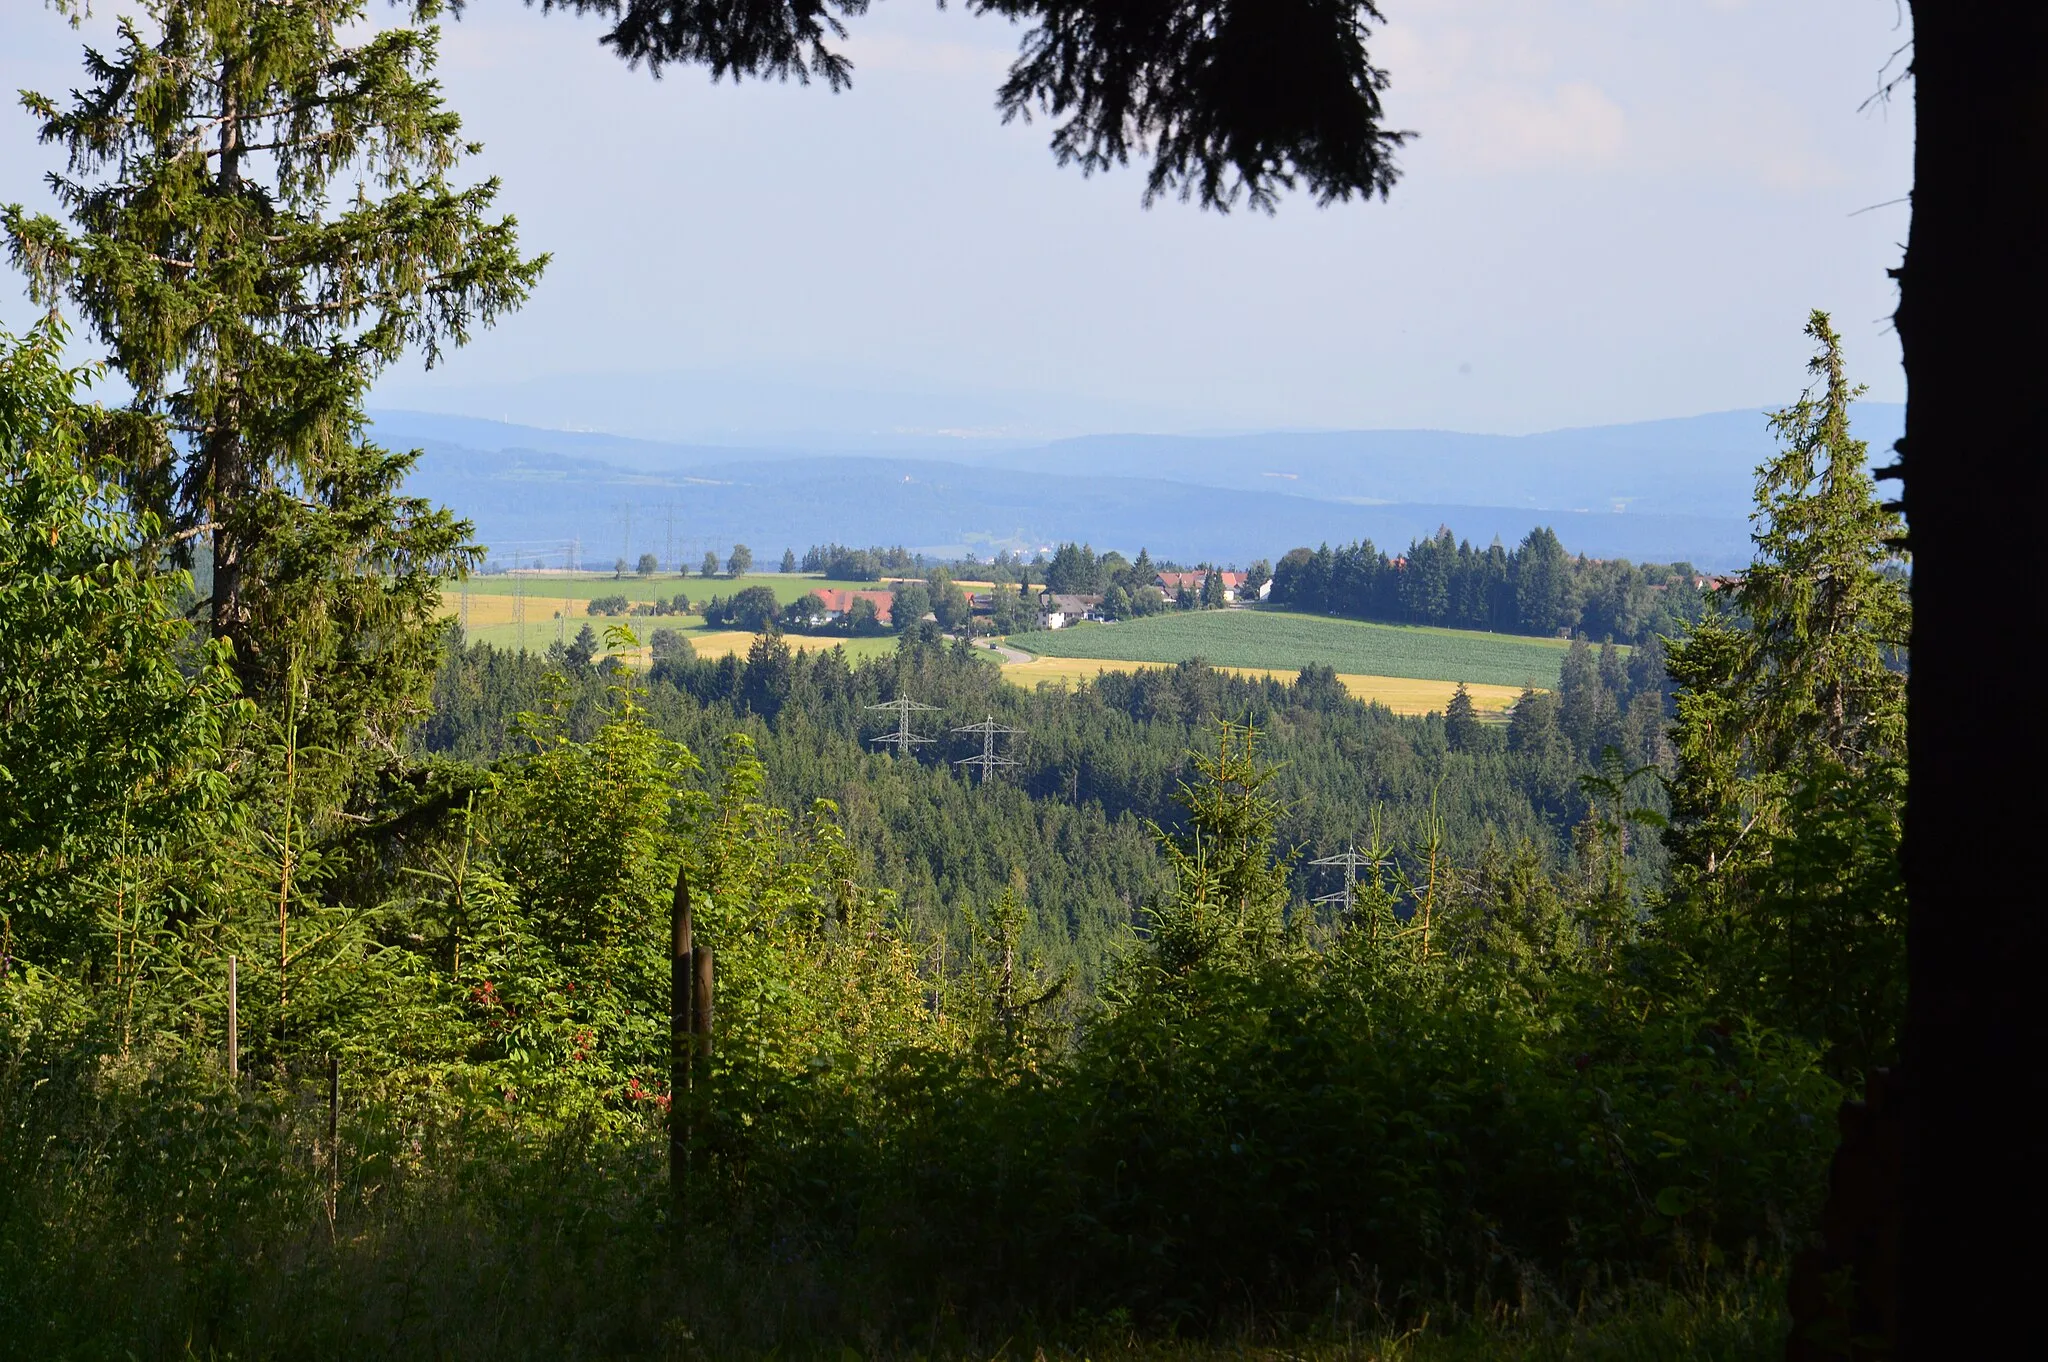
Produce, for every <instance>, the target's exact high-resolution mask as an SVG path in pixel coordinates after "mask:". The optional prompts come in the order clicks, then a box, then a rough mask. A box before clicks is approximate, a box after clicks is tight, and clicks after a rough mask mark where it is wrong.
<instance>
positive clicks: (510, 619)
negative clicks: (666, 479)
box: [441, 572, 896, 662]
mask: <svg viewBox="0 0 2048 1362" xmlns="http://www.w3.org/2000/svg"><path fill="white" fill-rule="evenodd" d="M876 585H877V584H876V583H874V582H828V581H825V580H823V579H822V578H818V577H802V576H796V575H794V574H791V575H788V576H785V575H783V574H781V573H755V574H751V575H749V576H745V577H679V576H676V575H674V574H667V575H662V576H654V577H639V576H631V575H629V576H625V577H614V576H612V575H611V574H610V573H608V572H604V573H591V572H586V573H521V574H519V575H518V576H516V577H515V576H512V575H510V574H505V575H499V574H492V575H491V576H487V577H481V576H480V577H472V578H470V579H469V581H467V582H463V583H454V582H451V583H449V584H448V585H447V586H446V587H445V588H444V589H443V594H442V597H441V612H442V614H444V615H446V616H448V617H449V618H452V619H455V620H458V621H460V622H461V623H462V625H463V629H464V637H465V638H467V639H468V640H469V641H470V642H472V643H488V644H491V645H492V646H493V647H498V648H514V649H516V648H520V647H524V648H526V649H528V650H530V651H533V652H541V651H545V650H546V649H547V647H548V646H549V645H550V644H553V643H557V642H562V643H566V642H568V641H569V640H571V639H573V638H575V637H576V634H577V631H578V630H580V629H582V628H583V626H584V625H586V624H588V625H590V626H591V627H592V628H593V629H595V630H596V631H597V633H598V634H599V635H600V636H602V635H603V633H604V631H605V629H606V628H607V626H610V625H614V624H626V625H630V626H631V627H632V629H633V632H634V633H635V634H636V635H637V636H638V637H639V639H640V642H641V644H642V645H643V647H641V648H640V649H639V650H637V651H638V656H639V658H640V660H641V661H643V662H644V661H645V660H646V648H645V647H644V645H645V644H646V642H647V640H648V638H649V637H650V636H651V635H652V634H653V633H654V631H655V630H656V629H673V630H675V631H676V632H677V633H680V634H681V635H682V636H683V637H684V638H686V639H688V640H689V641H690V644H691V646H692V647H694V648H695V649H696V650H697V655H698V656H699V657H722V656H724V655H725V654H727V653H735V652H738V653H744V652H745V651H746V650H747V648H748V647H749V646H750V645H751V644H752V643H753V641H754V635H752V634H749V633H745V632H742V631H739V630H733V629H708V628H706V627H705V625H704V617H703V615H701V614H697V613H691V614H687V615H592V614H590V613H589V604H590V600H591V598H592V597H602V596H624V597H625V598H626V599H627V601H628V602H636V603H637V602H642V601H654V600H669V599H672V598H673V597H674V596H675V595H676V594H677V593H678V592H681V593H682V594H684V595H687V596H688V597H689V598H690V600H691V602H692V603H693V605H701V604H702V603H703V602H704V601H706V600H708V599H709V598H711V597H712V596H730V595H732V594H733V593H734V592H736V591H743V590H745V589H746V588H748V587H750V586H765V587H767V588H768V589H769V590H771V591H773V592H774V593H775V598H776V599H777V600H779V601H783V602H785V603H787V602H789V601H794V600H796V599H798V598H799V597H801V596H802V595H803V594H804V593H805V592H807V591H816V590H819V589H820V588H824V587H850V588H862V589H868V590H872V589H874V588H875V586H876ZM522 616H523V617H524V623H523V624H522V623H521V622H520V620H521V617H522ZM786 637H787V639H788V642H789V645H790V647H791V648H793V649H795V650H796V651H798V652H815V651H819V650H821V649H830V648H834V647H844V648H845V649H846V652H847V655H848V657H849V658H850V659H852V660H854V661H858V660H860V659H862V658H866V657H876V656H880V655H883V654H886V653H890V652H893V651H895V648H896V640H895V639H894V638H853V639H848V638H808V637H805V636H803V635H799V634H790V635H787V636H786ZM630 656H631V655H630V653H629V654H628V657H629V660H630Z"/></svg>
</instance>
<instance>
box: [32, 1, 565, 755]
mask: <svg viewBox="0 0 2048 1362" xmlns="http://www.w3.org/2000/svg"><path fill="white" fill-rule="evenodd" d="M366 7H367V5H366V0H299V2H298V3H293V4H288V5H284V4H265V3H258V0H215V2H213V3H199V0H149V2H148V3H147V4H145V5H144V6H143V7H142V14H141V16H140V17H139V18H138V17H126V18H123V19H122V20H121V21H120V23H119V26H118V30H117V32H118V37H117V40H116V42H115V44H114V46H113V47H112V49H111V50H109V51H106V52H101V51H98V50H91V49H89V50H88V51H87V53H86V59H85V66H86V82H85V85H84V88H83V89H81V90H79V91H76V92H74V94H73V95H72V97H71V99H70V101H69V102H68V104H60V103H59V101H57V100H55V99H52V98H50V97H48V96H45V95H40V94H34V93H29V94H25V95H24V96H23V103H24V104H25V105H26V107H27V108H28V110H29V111H30V113H31V114H33V115H34V116H35V117H36V118H37V119H39V120H40V122H41V130H40V131H41V138H42V140H43V141H44V142H46V143H51V144H54V145H56V146H58V147H61V148H62V149H63V150H64V152H65V155H66V161H67V165H66V169H65V171H64V173H62V174H58V175H54V176H52V177H51V184H52V187H53V189H54V191H55V193H56V197H57V200H58V202H59V204H60V205H61V206H62V208H63V210H64V212H65V214H66V215H67V217H68V221H67V222H60V221H58V220H57V219H56V218H53V217H50V216H47V215H40V214H31V213H29V212H28V211H26V210H25V209H23V208H22V207H21V206H20V205H13V206H10V207H7V208H6V209H5V210H4V211H0V228H4V231H5V235H6V238H7V243H8V248H9V251H10V254H11V256H12V258H13V259H14V261H15V263H16V264H17V265H19V266H21V267H22V268H23V269H24V270H25V271H26V272H27V274H28V277H29V281H30V287H31V290H32V292H33V294H34V296H35V297H36V298H37V299H38V300H39V301H41V302H43V303H45V304H47V305H49V306H51V307H52V308H53V309H54V308H55V307H56V306H57V305H58V304H59V303H69V304H70V305H71V306H73V307H75V308H76V309H77V310H78V311H79V313H80V314H81V315H82V316H83V318H84V320H85V323H86V325H87V327H88V328H89V330H90V332H91V334H92V335H93V336H94V337H96V338H97V339H98V340H99V341H100V342H101V343H103V344H104V345H105V346H106V347H107V353H108V358H109V361H110V363H111V364H112V366H113V367H114V368H115V369H116V370H118V371H119V373H120V375H121V376H122V377H123V378H125V379H126V380H127V382H128V383H129V385H130V386H131V387H132V389H133V394H134V396H133V398H132V400H131V402H130V404H129V407H128V410H127V413H126V415H127V419H126V420H125V421H124V422H121V423H119V426H118V429H119V431H120V440H119V444H120V447H121V448H122V449H123V451H124V453H125V456H126V457H125V462H126V463H127V469H126V481H127V484H128V486H129V488H130V489H131V493H132V495H133V496H134V498H135V499H136V500H137V501H138V502H139V503H141V504H142V505H143V506H145V507H147V508H150V509H153V510H157V511H159V512H160V513H161V514H162V517H163V523H164V525H165V526H166V529H167V530H168V532H169V538H170V541H171V543H172V544H173V545H176V546H178V547H179V548H181V549H182V550H188V551H189V550H191V549H192V548H194V547H195V546H196V545H199V544H201V543H202V542H203V546H204V549H205V550H206V552H205V553H204V555H203V562H202V564H201V566H202V568H204V569H205V571H204V572H203V573H202V580H205V581H209V582H210V587H209V588H208V596H207V601H206V609H207V612H208V623H209V627H210V629H211V632H212V633H213V635H214V636H215V637H216V638H221V639H226V640H228V641H230V642H231V643H232V644H233V646H234V652H235V668H236V671H237V673H238V675H239V676H240V678H241V681H242V684H243V686H244V689H245V690H246V691H247V692H248V693H250V694H251V695H252V696H254V697H256V698H259V699H263V698H271V699H274V698H275V697H277V696H278V695H279V694H280V693H281V692H282V690H283V689H284V686H285V681H286V677H287V675H288V674H291V675H297V676H298V677H300V678H301V679H302V680H303V682H304V683H305V684H306V685H307V686H308V687H309V688H310V689H311V690H312V691H314V692H316V693H320V694H322V695H324V696H326V697H327V698H328V699H329V701H330V705H329V706H328V707H326V708H325V709H323V721H324V723H325V726H326V727H328V728H329V729H330V730H331V731H328V732H324V733H318V734H314V735H310V736H311V737H312V738H313V739H314V740H316V741H318V742H320V743H322V744H323V745H328V746H336V745H339V744H340V743H346V742H358V741H361V742H366V743H367V744H368V745H369V746H371V747H372V748H377V749H381V750H384V751H389V750H392V747H393V744H394V742H395V736H396V733H397V731H398V730H400V729H401V728H403V727H404V726H405V725H406V724H407V723H409V722H410V721H411V720H412V719H414V718H416V717H417V716H418V714H419V713H420V712H421V710H422V707H423V696H424V692H425V690H426V688H427V686H428V685H429V684H430V681H431V675H432V668H433V664H434V662H435V661H436V657H437V650H436V648H435V637H434V634H435V631H434V630H433V628H432V621H433V618H434V616H435V613H436V606H437V604H438V586H437V584H438V582H439V581H440V579H441V578H442V577H443V576H444V575H446V574H448V573H449V572H451V571H456V570H460V569H462V568H464V567H466V566H467V565H468V564H469V563H470V562H472V561H473V552H474V551H473V550H472V549H470V548H468V547H467V546H466V545H467V539H468V530H469V527H468V526H467V525H466V524H463V523H461V522H458V521H456V520H454V519H453V518H452V517H451V516H449V515H448V514H446V513H445V512H442V511H439V510H436V509H435V508H434V507H432V506H431V505H429V504H428V503H426V502H424V501H421V500H419V499H417V498H411V497H405V496H401V495H400V494H399V491H398V489H399V486H400V484H401V482H402V480H403V478H404V476H405V474H406V471H407V470H408V468H409V467H410V465H411V463H412V458H413V456H411V455H397V454H392V453H390V452H387V451H385V450H383V449H380V448H378V447H377V446H375V445H374V444H371V443H370V442H369V441H368V440H366V439H365V438H364V430H363V428H364V424H365V422H364V416H363V408H362V402H363V396H364V394H365V392H366V391H367V390H368V388H369V385H370V384H371V382H372V381H373V380H374V379H375V378H376V377H377V375H378V373H379V372H381V371H382V370H383V369H384V368H385V367H386V366H388V365H389V364H391V363H392V362H393V361H394V360H396V359H398V358H399V356H400V355H401V354H402V353H403V352H404V351H405V350H406V349H407V348H409V347H417V348H419V349H420V350H421V351H422V352H423V353H424V354H425V356H426V359H427V362H428V363H429V364H432V363H433V362H434V361H435V360H436V358H438V356H439V355H440V354H441V352H442V350H443V349H444V348H446V347H448V346H451V345H460V344H462V343H464V342H465V341H466V340H467V339H468V338H469V335H470V333H471V330H472V329H473V328H474V327H475V326H478V325H488V324H490V323H491V322H492V321H493V320H494V319H495V318H496V317H497V316H498V315H499V314H500V313H502V312H505V311H507V310H509V309H512V308H515V307H517V306H518V305H519V304H520V303H521V302H522V301H523V300H524V299H525V297H526V294H527V291H528V289H529V288H530V287H531V286H532V285H533V283H534V281H535V280H536V279H537V278H538V277H539V275H540V272H541V270H542V268H543V266H544V265H545V263H546V261H545V257H540V258H535V259H526V258H522V257H521V256H520V255H519V253H518V250H517V243H516V240H515V236H514V223H513V221H512V220H511V219H510V218H499V219H493V218H492V217H491V216H490V210H491V206H492V200H493V198H494V197H495V195H496V193H497V183H496V182H495V181H486V182H484V183H481V184H477V185H473V186H470V187H467V188H458V187H457V186H456V185H455V184H454V183H452V182H451V180H450V176H451V174H452V173H453V172H454V171H455V170H456V168H457V167H458V166H459V165H460V163H461V162H462V160H463V159H464V158H465V157H466V156H468V155H470V154H472V153H474V152H475V151H476V149H477V148H476V147H475V146H474V145H473V144H471V143H468V142H465V141H464V140H463V139H462V137H461V123H460V120H459V119H458V118H457V117H456V115H455V114H454V113H453V112H451V111H450V110H448V109H447V108H446V107H445V106H444V105H443V103H442V100H441V91H440V86H439V84H438V83H437V82H436V81H435V80H434V79H433V76H432V70H433V66H434V60H435V44H436V40H437V31H436V30H435V29H434V28H432V27H431V26H429V25H428V24H427V23H426V21H428V20H431V19H432V18H433V17H434V16H435V14H436V12H437V11H438V10H439V9H440V3H439V0H413V3H412V5H411V10H412V18H413V20H414V22H413V23H410V24H400V25H397V26H393V27H388V28H381V29H370V28H368V27H367V26H365V25H364V24H363V22H362V21H363V20H364V19H365V17H366Z"/></svg>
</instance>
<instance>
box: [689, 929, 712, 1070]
mask: <svg viewBox="0 0 2048 1362" xmlns="http://www.w3.org/2000/svg"><path fill="white" fill-rule="evenodd" d="M711 986H712V969H711V948H710V947H709V946H699V947H698V948H697V985H696V988H695V989H694V990H693V992H692V997H691V1010H690V1029H691V1030H693V1031H695V1032H696V1033H697V1046H696V1049H697V1053H698V1054H700V1055H702V1056H704V1058H705V1059H707V1060H708V1059H710V1058H711V1002H712V992H711Z"/></svg>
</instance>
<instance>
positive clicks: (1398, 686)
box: [1003, 657, 1521, 719]
mask: <svg viewBox="0 0 2048 1362" xmlns="http://www.w3.org/2000/svg"><path fill="white" fill-rule="evenodd" d="M1164 665H1168V664H1165V663H1151V662H1137V663H1131V662H1105V661H1103V660H1101V659H1099V658H1071V657H1039V658H1033V659H1032V660H1031V661H1029V662H1012V663H1006V664H1005V665H1004V667H1003V679H1004V680H1005V681H1009V682H1011V683H1013V684H1015V685H1019V686H1022V687H1024V688H1025V689H1026V690H1029V689H1032V688H1033V687H1036V686H1040V685H1072V684H1074V683H1076V682H1079V681H1084V680H1085V681H1092V680H1094V679H1095V678H1096V677H1098V676H1100V675H1102V673H1104V672H1109V671H1131V670H1133V669H1135V668H1138V667H1153V666H1164ZM1219 670H1221V671H1227V672H1231V673H1233V674H1234V675H1237V676H1270V677H1273V678H1276V679H1278V680H1281V681H1292V680H1293V679H1294V678H1295V676H1296V674H1297V672H1298V670H1299V669H1298V668H1297V669H1292V670H1289V669H1283V668H1278V667H1223V668H1219ZM1337 680H1338V681H1340V682H1342V683H1343V685H1344V689H1345V690H1346V691H1347V692H1348V693H1349V694H1350V695H1351V697H1352V698H1353V699H1355V700H1363V701H1365V702H1366V703H1368V704H1380V705H1385V706H1386V707H1387V708H1388V709H1391V710H1392V711H1394V713H1396V714H1431V713H1439V712H1441V711H1442V710H1443V707H1444V706H1445V705H1447V704H1449V703H1450V701H1451V695H1452V693H1453V692H1454V691H1456V690H1457V688H1458V683H1457V682H1455V681H1436V680H1426V679H1418V678H1416V677H1408V676H1364V675H1359V674H1357V673H1347V672H1339V673H1338V674H1337ZM1466 692H1467V693H1468V694H1469V695H1471V697H1472V703H1473V705H1474V706H1476V707H1477V708H1478V710H1479V713H1480V717H1482V718H1498V719H1505V718H1507V713H1508V710H1509V709H1510V708H1511V707H1512V706H1513V705H1514V703H1515V699H1516V697H1517V696H1519V695H1520V694H1521V688H1520V687H1519V686H1489V685H1483V684H1481V685H1468V686H1467V687H1466Z"/></svg>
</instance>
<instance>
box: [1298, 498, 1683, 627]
mask: <svg viewBox="0 0 2048 1362" xmlns="http://www.w3.org/2000/svg"><path fill="white" fill-rule="evenodd" d="M1701 581H1702V579H1701V578H1700V576H1699V574H1697V573H1696V572H1695V571H1694V570H1693V567H1692V565H1691V564H1690V563H1670V564H1664V563H1644V564H1640V565H1638V564H1634V563H1630V562H1628V561H1626V560H1625V559H1604V560H1603V559H1589V558H1586V557H1584V556H1583V555H1581V556H1579V557H1573V556H1572V555H1570V554H1568V553H1566V552H1565V550H1564V546H1563V545H1562V544H1560V543H1559V542H1558V539H1557V535H1556V534H1555V533H1553V532H1552V531H1550V530H1549V529H1546V528H1541V527H1539V528H1537V529H1533V530H1531V531H1529V533H1528V534H1527V535H1526V536H1524V537H1523V539H1522V542H1521V543H1520V544H1519V545H1517V546H1516V547H1515V548H1513V549H1504V548H1502V547H1501V545H1500V544H1499V543H1498V542H1495V543H1493V544H1491V545H1489V546H1488V547H1486V548H1484V549H1475V548H1474V547H1473V546H1472V544H1471V541H1469V540H1461V539H1458V538H1457V537H1456V536H1454V535H1453V534H1452V533H1451V531H1450V530H1449V529H1448V528H1446V529H1443V530H1441V531H1440V532H1439V533H1438V534H1437V536H1436V537H1435V538H1433V539H1418V540H1416V541H1415V542H1414V543H1412V544H1410V545H1409V546H1408V551H1407V552H1406V553H1405V554H1401V555H1398V556H1395V557H1391V558H1390V557H1388V556H1387V555H1386V554H1385V553H1383V552H1381V551H1380V550H1379V549H1377V548H1375V547H1374V546H1373V543H1372V541H1371V540H1369V539H1368V540H1361V541H1360V542H1358V543H1355V544H1349V545H1345V546H1343V547H1341V548H1337V549H1332V548H1331V547H1330V546H1329V545H1328V544H1325V545H1323V546H1322V547H1321V548H1317V549H1307V548H1297V549H1290V550H1289V551H1288V552H1287V553H1286V554H1284V555H1282V557H1281V559H1280V561H1279V562H1278V563H1276V564H1275V565H1274V567H1273V592H1272V597H1271V599H1272V602H1273V604H1275V605H1283V606H1286V607H1288V608H1289V609H1294V610H1313V611H1318V612H1322V613H1327V614H1335V615H1349V616H1352V617H1354V618H1357V619H1368V620H1381V621H1386V622H1389V623H1397V624H1434V625H1445V626H1449V627H1451V628H1457V629H1487V630H1491V631H1493V632H1496V633H1512V634H1539V635H1570V636H1573V637H1577V638H1587V639H1593V640H1595V641H1599V640H1613V641H1616V642H1622V643H1626V642H1631V641H1636V640H1642V639H1648V638H1650V637H1652V636H1654V635H1660V634H1661V635H1665V636H1676V635H1677V634H1679V633H1681V632H1683V630H1684V629H1685V627H1686V626H1687V625H1689V624H1690V623H1692V622H1693V621H1695V620H1697V619H1698V618H1699V616H1700V610H1701V600H1702V598H1701V591H1700V585H1701Z"/></svg>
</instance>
